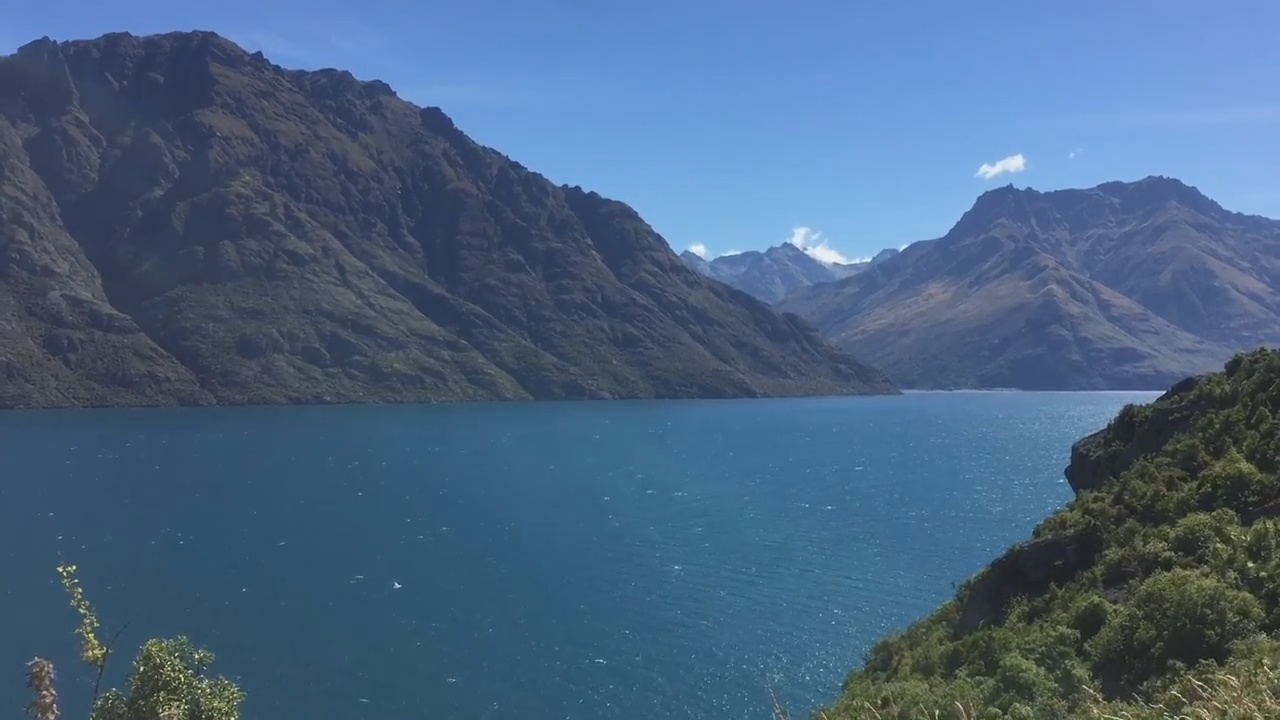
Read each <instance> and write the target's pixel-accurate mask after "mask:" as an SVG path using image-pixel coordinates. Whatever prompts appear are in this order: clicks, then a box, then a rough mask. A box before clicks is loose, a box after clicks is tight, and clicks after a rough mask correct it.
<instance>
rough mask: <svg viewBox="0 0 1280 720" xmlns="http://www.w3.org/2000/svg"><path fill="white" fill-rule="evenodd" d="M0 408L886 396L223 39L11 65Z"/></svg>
mask: <svg viewBox="0 0 1280 720" xmlns="http://www.w3.org/2000/svg"><path fill="white" fill-rule="evenodd" d="M0 218H2V219H3V220H2V222H0V406H15V405H83V404H172V403H210V402H220V403H271V402H322V401H422V400H455V399H491V398H529V397H532V398H591V397H693V396H697V397H704V396H705V397H731V396H757V395H778V394H812V393H831V394H847V393H862V392H882V391H892V388H891V386H890V385H889V384H888V383H887V382H886V381H885V380H884V377H883V376H882V375H881V374H880V373H879V372H877V371H875V370H873V369H871V368H869V367H867V366H866V365H863V364H861V363H859V362H857V361H856V360H854V359H852V358H851V357H849V356H848V355H846V354H844V353H843V352H841V351H838V350H836V349H834V348H833V347H831V346H829V345H827V344H826V343H825V342H824V341H822V340H821V339H820V338H819V337H818V336H817V334H816V333H814V332H813V331H812V330H811V329H810V328H809V327H807V326H806V325H805V324H803V323H799V322H797V321H796V320H795V319H793V318H792V319H788V318H786V317H783V316H781V315H778V314H777V313H775V312H774V311H772V310H771V309H769V308H768V307H767V306H765V305H764V304H762V303H760V302H757V301H755V300H753V299H752V298H750V297H748V296H746V295H744V294H742V293H740V292H737V291H735V290H732V289H730V288H727V287H725V286H723V285H721V284H719V283H715V282H713V281H711V280H708V279H706V278H705V277H703V276H702V275H700V274H698V273H696V272H693V271H691V270H689V269H688V268H687V267H686V266H685V265H684V263H682V262H681V261H680V259H679V258H678V257H677V256H676V255H675V254H673V253H672V252H671V251H670V249H669V248H668V247H667V244H666V243H665V241H663V240H662V238H660V237H659V236H658V235H657V234H656V233H655V232H654V231H653V230H652V228H650V227H649V226H648V225H647V224H646V223H645V222H644V221H643V220H641V219H640V218H639V217H638V216H637V215H636V214H635V212H633V211H632V210H631V209H630V208H629V207H627V206H626V205H623V204H621V203H617V202H613V201H610V200H607V199H605V198H602V197H600V196H599V195H596V194H595V193H590V192H586V191H583V190H581V189H579V188H576V187H558V186H556V185H553V184H552V183H550V182H548V181H547V180H546V179H545V178H543V177H541V176H539V175H537V174H535V173H533V172H530V171H528V170H526V169H525V168H523V167H522V166H520V165H519V164H518V163H516V162H513V161H511V160H510V159H508V158H506V157H504V156H503V155H501V154H499V153H497V152H495V151H493V150H491V149H489V148H485V147H482V146H480V145H477V144H476V143H474V142H472V141H471V140H470V139H469V138H467V137H466V136H465V135H464V134H463V133H462V132H460V131H459V130H458V129H457V128H455V127H454V125H453V123H452V122H451V121H450V120H449V119H448V118H447V117H446V116H445V115H444V114H443V113H442V112H441V111H440V110H438V109H435V108H426V109H422V108H418V107H416V106H414V105H412V104H410V103H407V102H404V101H402V100H400V99H398V98H397V97H396V96H395V94H394V93H393V91H392V90H391V88H389V87H388V86H386V85H385V84H382V83H379V82H359V81H357V80H355V79H354V78H353V77H352V76H351V75H350V74H348V73H345V72H340V71H336V70H321V71H317V72H296V71H287V70H284V69H281V68H279V67H277V66H275V65H272V64H271V63H270V62H268V61H267V60H266V59H265V58H263V57H262V56H261V55H260V54H252V55H251V54H249V53H246V52H244V51H243V50H241V49H240V48H239V47H237V46H236V45H234V44H233V43H231V42H229V41H227V40H225V39H223V38H220V37H218V36H217V35H214V34H211V33H175V34H170V35H163V36H153V37H146V38H139V37H134V36H130V35H128V34H113V35H108V36H105V37H102V38H99V39H97V40H92V41H82V42H69V43H55V42H53V41H51V40H48V39H44V40H39V41H36V42H33V43H31V44H28V45H26V46H24V47H23V48H21V49H20V50H19V51H18V52H17V53H16V54H14V55H12V56H8V57H4V58H0Z"/></svg>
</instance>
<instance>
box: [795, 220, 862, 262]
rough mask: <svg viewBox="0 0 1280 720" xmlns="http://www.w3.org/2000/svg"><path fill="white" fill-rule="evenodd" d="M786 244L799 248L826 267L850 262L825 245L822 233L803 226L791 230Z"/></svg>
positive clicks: (825, 240)
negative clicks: (826, 265)
mask: <svg viewBox="0 0 1280 720" xmlns="http://www.w3.org/2000/svg"><path fill="white" fill-rule="evenodd" d="M787 242H789V243H791V244H792V245H795V246H796V247H798V248H800V249H801V250H803V251H804V252H805V254H806V255H808V256H809V257H811V258H813V259H814V260H817V261H819V262H824V263H827V264H828V265H830V264H832V263H842V264H843V263H847V262H850V260H849V259H848V258H846V257H845V256H843V255H841V254H840V252H839V251H838V250H836V249H835V248H833V247H831V245H829V244H828V243H827V239H826V238H824V237H823V236H822V233H820V232H815V231H814V230H813V229H811V228H807V227H804V226H803V225H801V226H798V227H794V228H792V229H791V237H789V238H787Z"/></svg>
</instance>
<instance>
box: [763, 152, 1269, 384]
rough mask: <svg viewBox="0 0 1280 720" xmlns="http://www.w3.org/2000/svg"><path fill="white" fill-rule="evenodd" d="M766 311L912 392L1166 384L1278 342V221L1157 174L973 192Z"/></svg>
mask: <svg viewBox="0 0 1280 720" xmlns="http://www.w3.org/2000/svg"><path fill="white" fill-rule="evenodd" d="M778 307H779V308H780V309H782V310H784V311H786V312H793V313H796V314H798V315H800V316H802V317H804V318H806V319H808V320H810V321H811V322H813V323H814V324H815V325H816V326H817V327H818V328H819V329H820V330H821V331H822V332H823V333H824V335H826V336H827V337H828V338H830V339H832V340H833V341H835V342H836V343H837V344H840V345H843V346H844V347H849V348H857V349H858V351H859V353H860V356H861V357H864V358H866V359H867V360H868V361H869V362H871V363H873V364H875V365H877V366H879V367H883V368H885V369H886V371H887V372H888V373H889V375H890V377H891V379H893V380H894V381H896V382H898V383H900V384H901V385H903V386H904V387H909V388H974V387H982V388H995V387H1000V388H1023V389H1163V388H1166V387H1168V386H1169V385H1170V384H1171V383H1173V382H1175V381H1177V380H1178V379H1180V378H1182V377H1184V376H1187V375H1190V374H1196V373H1201V372H1205V371H1208V370H1210V369H1212V368H1214V367H1217V366H1220V365H1221V364H1222V363H1223V362H1224V361H1225V360H1226V359H1227V358H1228V357H1230V356H1231V355H1232V354H1233V353H1234V352H1235V351H1238V350H1244V349H1252V348H1255V347H1257V346H1259V345H1274V344H1277V343H1280V221H1276V220H1271V219H1267V218H1263V217H1256V216H1250V215H1243V214H1240V213H1236V212H1231V211H1228V210H1226V209H1224V208H1223V207H1221V206H1220V205H1219V204H1217V203H1216V202H1214V201H1212V200H1210V199H1209V198H1207V197H1206V196H1205V195H1204V194H1202V193H1201V192H1200V191H1198V190H1197V189H1196V188H1194V187H1190V186H1188V185H1186V184H1184V183H1182V182H1181V181H1178V180H1175V179H1171V178H1165V177H1147V178H1144V179H1142V180H1139V181H1136V182H1108V183H1104V184H1101V185H1098V186H1097V187H1093V188H1088V189H1071V190H1058V191H1052V192H1037V191H1035V190H1031V189H1016V188H1014V187H1013V186H1012V185H1010V186H1006V187H1002V188H998V189H994V190H991V191H989V192H986V193H984V194H983V195H982V196H981V197H979V198H978V200H977V201H976V202H975V203H974V205H973V207H972V208H971V209H970V210H969V211H968V212H966V213H965V214H964V215H963V216H962V217H961V218H960V220H959V221H958V222H957V223H956V224H955V225H954V226H953V227H952V228H951V229H950V231H948V232H947V234H946V235H944V236H943V237H941V238H938V239H935V240H928V241H923V242H917V243H913V244H912V245H910V246H908V247H907V248H906V249H904V250H903V251H902V252H901V253H899V254H898V255H897V256H895V257H893V258H890V259H888V260H887V261H885V262H883V263H878V264H877V265H876V266H875V267H872V268H868V269H867V270H866V271H864V272H861V273H858V274H856V275H853V276H851V277H848V278H845V279H841V280H838V281H835V282H830V283H825V284H820V285H811V286H808V287H803V288H800V289H798V290H796V291H794V292H793V293H791V294H789V295H788V296H787V297H786V298H785V299H784V300H782V301H781V303H780V304H779V305H778Z"/></svg>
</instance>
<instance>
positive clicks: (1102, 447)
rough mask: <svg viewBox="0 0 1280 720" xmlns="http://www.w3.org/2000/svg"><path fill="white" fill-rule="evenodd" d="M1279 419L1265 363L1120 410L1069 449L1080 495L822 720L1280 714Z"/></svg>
mask: <svg viewBox="0 0 1280 720" xmlns="http://www.w3.org/2000/svg"><path fill="white" fill-rule="evenodd" d="M1277 411H1280V351H1276V350H1274V349H1260V350H1256V351H1253V352H1250V353H1247V354H1242V355H1238V356H1236V357H1234V358H1232V359H1231V360H1230V361H1228V362H1227V363H1226V364H1225V367H1224V370H1223V371H1219V372H1216V373H1213V374H1209V375H1203V376H1195V377H1189V378H1187V379H1185V380H1183V381H1180V382H1178V383H1176V384H1174V385H1173V387H1171V388H1170V389H1169V390H1168V392H1166V393H1164V394H1163V395H1161V396H1160V397H1159V398H1158V399H1156V400H1155V401H1154V402H1152V403H1150V404H1147V405H1129V406H1127V407H1125V408H1124V409H1122V410H1121V411H1120V412H1119V413H1118V414H1117V416H1116V417H1115V419H1113V420H1112V421H1111V423H1109V424H1108V425H1107V426H1106V427H1104V428H1101V429H1099V430H1098V431H1097V432H1095V433H1094V434H1092V435H1090V436H1088V437H1086V438H1083V439H1082V440H1080V441H1079V442H1077V443H1076V444H1075V446H1074V447H1073V448H1072V449H1071V461H1070V464H1069V465H1068V466H1067V468H1066V472H1065V475H1066V479H1067V481H1068V483H1070V485H1071V489H1072V490H1073V491H1074V493H1075V498H1074V499H1073V500H1072V501H1071V502H1070V503H1069V504H1067V505H1066V506H1065V507H1064V508H1062V509H1061V510H1059V511H1058V512H1056V513H1054V514H1053V515H1052V516H1050V517H1049V518H1047V519H1046V520H1044V521H1043V522H1042V523H1040V525H1039V526H1038V527H1037V528H1036V529H1035V531H1034V532H1033V534H1032V537H1030V538H1028V539H1027V540H1026V541H1024V542H1021V543H1018V544H1017V545H1014V546H1013V547H1010V548H1009V549H1008V550H1006V551H1005V552H1003V553H1002V554H1001V555H1000V556H999V557H998V558H996V559H994V560H993V561H992V562H991V563H990V564H989V565H988V566H987V567H986V568H984V569H982V570H981V571H980V572H978V573H977V574H976V575H974V576H973V577H972V578H969V579H968V580H966V581H964V582H962V583H960V584H959V587H958V588H957V590H956V593H955V596H954V597H953V598H952V599H949V600H948V601H947V602H945V603H943V604H942V605H941V606H940V607H939V608H938V609H937V611H935V612H934V613H933V614H932V615H930V616H929V617H927V618H924V619H921V620H920V621H918V622H916V623H914V624H912V625H911V626H910V627H909V628H906V629H905V630H902V631H900V632H896V633H894V634H893V635H891V636H889V637H886V638H884V639H883V640H881V641H880V642H878V643H876V644H875V645H874V646H873V647H872V648H871V649H870V651H869V652H867V654H866V663H865V664H864V665H863V667H861V668H859V669H858V670H856V671H855V672H853V673H852V674H850V675H849V676H848V678H847V679H846V680H845V682H844V685H843V687H842V689H841V696H840V698H839V699H838V700H837V701H836V702H835V703H834V706H833V707H830V708H827V709H826V710H825V711H824V713H823V715H824V716H825V717H827V718H828V719H829V720H863V719H864V718H865V719H868V720H869V719H870V718H877V719H879V720H906V719H907V718H923V717H955V718H960V717H967V718H1011V719H1012V718H1046V719H1047V718H1063V719H1068V718H1080V719H1084V718H1131V719H1132V720H1157V719H1158V718H1159V719H1166V718H1167V719H1171V718H1175V717H1176V718H1192V717H1195V718H1221V719H1222V720H1226V718H1237V717H1241V718H1243V717H1256V718H1263V717H1278V716H1280V675H1277V674H1275V672H1274V668H1275V663H1276V660H1277V659H1278V658H1280V636H1278V635H1277V630H1280V592H1277V586H1276V577H1277V575H1280V553H1276V552H1275V548H1276V546H1277V544H1280V476H1277V474H1276V471H1277V469H1278V468H1280V421H1277V419H1276V413H1277ZM1014 451H1015V452H1016V450H1014ZM935 712H936V715H935Z"/></svg>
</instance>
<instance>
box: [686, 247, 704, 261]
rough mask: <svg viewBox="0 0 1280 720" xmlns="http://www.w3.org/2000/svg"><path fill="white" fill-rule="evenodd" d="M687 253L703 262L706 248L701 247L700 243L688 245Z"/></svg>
mask: <svg viewBox="0 0 1280 720" xmlns="http://www.w3.org/2000/svg"><path fill="white" fill-rule="evenodd" d="M689 252H691V253H693V254H694V255H697V256H698V257H700V258H702V259H703V260H706V259H707V246H706V245H703V244H702V243H694V244H692V245H690V246H689Z"/></svg>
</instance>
